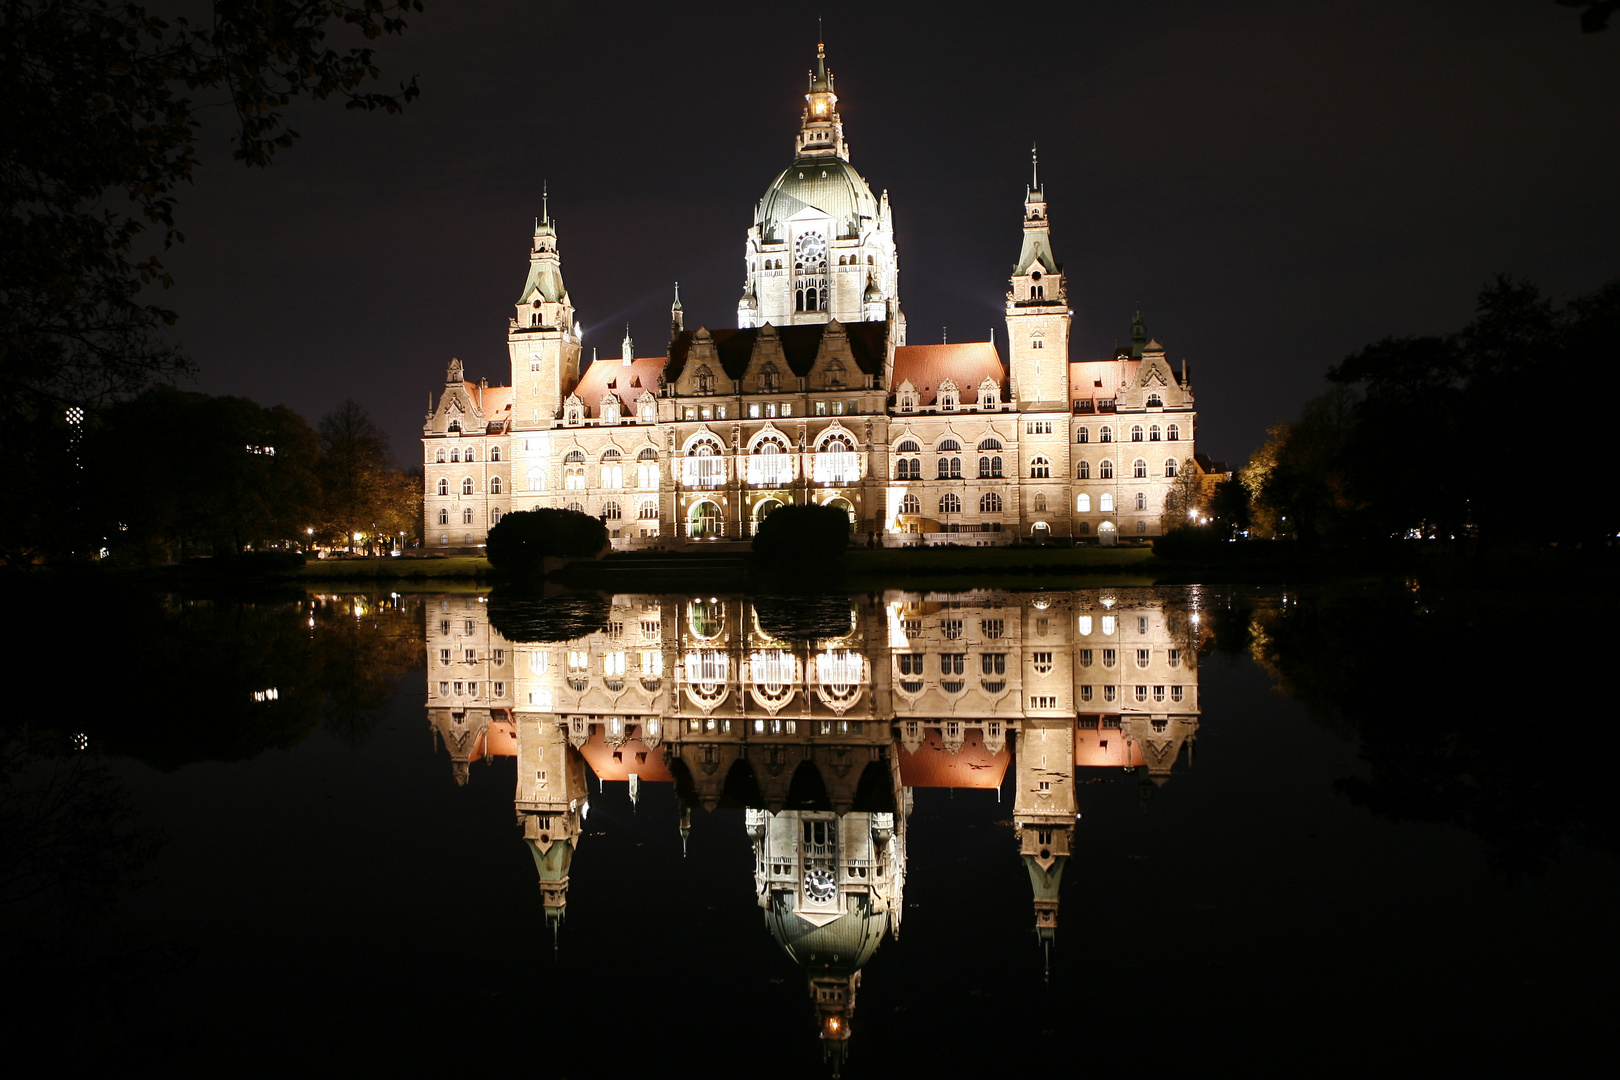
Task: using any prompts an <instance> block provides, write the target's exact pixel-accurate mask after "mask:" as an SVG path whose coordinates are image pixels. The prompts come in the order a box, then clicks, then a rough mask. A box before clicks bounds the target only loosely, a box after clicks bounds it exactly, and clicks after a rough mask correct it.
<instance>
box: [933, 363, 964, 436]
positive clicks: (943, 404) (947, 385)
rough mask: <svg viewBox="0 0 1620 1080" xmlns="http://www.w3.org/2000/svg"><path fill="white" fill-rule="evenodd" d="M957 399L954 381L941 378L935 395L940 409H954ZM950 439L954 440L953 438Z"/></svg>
mask: <svg viewBox="0 0 1620 1080" xmlns="http://www.w3.org/2000/svg"><path fill="white" fill-rule="evenodd" d="M958 400H959V398H958V395H957V389H956V382H955V381H954V380H952V379H945V380H943V381H942V382H941V383H940V384H939V394H938V395H937V399H936V403H937V404H938V405H939V407H940V408H941V409H954V408H956V404H957V401H958ZM951 441H952V442H954V441H955V440H954V439H953V440H951Z"/></svg>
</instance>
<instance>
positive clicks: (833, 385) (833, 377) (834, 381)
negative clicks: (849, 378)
mask: <svg viewBox="0 0 1620 1080" xmlns="http://www.w3.org/2000/svg"><path fill="white" fill-rule="evenodd" d="M843 388H844V362H843V361H842V360H834V361H832V362H831V363H830V364H828V365H827V389H829V390H842V389H843Z"/></svg>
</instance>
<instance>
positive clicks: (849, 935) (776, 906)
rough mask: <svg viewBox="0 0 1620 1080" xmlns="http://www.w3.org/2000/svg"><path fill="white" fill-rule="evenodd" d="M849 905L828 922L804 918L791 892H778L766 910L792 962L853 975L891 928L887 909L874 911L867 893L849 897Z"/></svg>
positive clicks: (815, 971)
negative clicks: (797, 910) (820, 924)
mask: <svg viewBox="0 0 1620 1080" xmlns="http://www.w3.org/2000/svg"><path fill="white" fill-rule="evenodd" d="M848 905H849V906H848V907H847V908H846V909H845V911H844V914H842V915H840V916H838V918H836V919H834V920H833V921H832V922H829V923H827V924H826V925H825V926H817V925H816V924H815V923H813V922H810V921H809V920H808V919H804V918H801V917H800V916H799V915H798V914H797V913H796V912H795V911H794V910H793V902H792V899H791V897H790V895H789V894H788V893H781V892H779V893H776V894H774V895H773V896H772V897H771V906H770V908H769V909H768V910H767V911H766V913H765V923H766V925H767V926H769V927H770V930H771V936H772V937H773V938H775V939H776V943H777V944H778V945H780V946H782V951H783V952H785V953H787V954H788V956H789V957H791V958H792V959H793V962H794V963H796V964H798V965H799V966H800V967H802V968H804V969H805V970H806V971H807V972H809V973H810V974H811V975H812V976H815V975H852V974H854V973H855V972H856V971H858V970H859V969H860V968H861V966H862V965H864V964H865V963H866V962H867V961H868V960H870V959H871V958H872V954H873V953H874V952H876V951H877V947H878V945H879V943H881V942H882V941H883V933H884V931H885V930H887V929H888V926H889V916H888V913H887V912H875V911H873V910H872V905H871V902H870V901H869V900H868V898H867V897H866V896H864V895H858V894H857V895H853V896H850V897H849V898H848Z"/></svg>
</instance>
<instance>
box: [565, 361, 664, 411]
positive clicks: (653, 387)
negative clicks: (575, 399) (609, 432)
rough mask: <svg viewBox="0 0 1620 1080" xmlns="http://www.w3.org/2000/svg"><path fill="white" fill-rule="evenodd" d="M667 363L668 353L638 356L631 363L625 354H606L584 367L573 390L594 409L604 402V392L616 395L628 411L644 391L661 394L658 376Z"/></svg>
mask: <svg viewBox="0 0 1620 1080" xmlns="http://www.w3.org/2000/svg"><path fill="white" fill-rule="evenodd" d="M667 363H669V357H667V356H637V357H635V358H634V359H633V360H631V361H630V363H629V364H628V365H626V364H625V362H624V359H623V358H622V357H614V358H612V359H607V358H604V359H601V360H598V361H597V362H596V363H594V364H592V365H591V366H590V367H588V368H586V369H585V375H584V377H583V378H581V379H580V380H579V385H577V386H575V387H574V393H575V394H577V395H578V396H579V399H580V400H581V401H582V402H584V403H585V404H586V405H588V406H590V407H591V408H592V409H594V408H595V407H596V406H597V405H598V404H600V403H601V401H602V395H604V394H614V395H617V397H618V399H619V404H620V405H621V406H623V407H624V411H625V413H626V414H629V413H630V412H631V411H632V410H634V408H635V406H636V399H637V398H639V397H641V394H642V392H643V391H651V392H652V394H653V396H654V397H656V396H657V395H658V376H659V375H661V374H663V372H664V365H665V364H667Z"/></svg>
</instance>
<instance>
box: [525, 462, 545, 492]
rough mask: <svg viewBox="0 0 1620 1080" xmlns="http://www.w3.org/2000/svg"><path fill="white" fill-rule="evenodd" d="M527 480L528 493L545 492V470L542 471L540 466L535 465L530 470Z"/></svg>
mask: <svg viewBox="0 0 1620 1080" xmlns="http://www.w3.org/2000/svg"><path fill="white" fill-rule="evenodd" d="M527 479H528V481H529V490H530V491H544V490H546V470H544V469H542V468H541V467H540V466H538V465H536V466H535V467H534V468H532V469H530V470H529V472H528V475H527Z"/></svg>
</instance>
